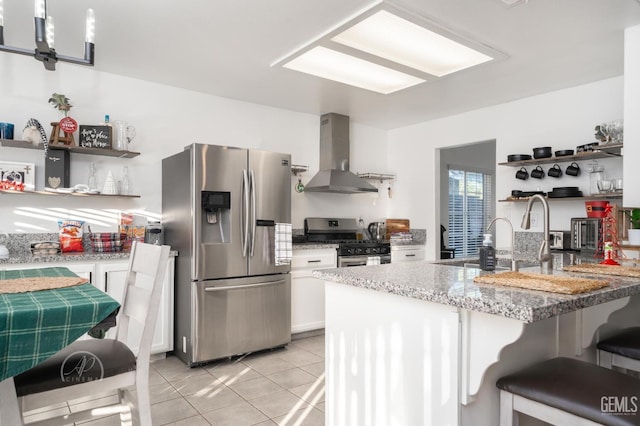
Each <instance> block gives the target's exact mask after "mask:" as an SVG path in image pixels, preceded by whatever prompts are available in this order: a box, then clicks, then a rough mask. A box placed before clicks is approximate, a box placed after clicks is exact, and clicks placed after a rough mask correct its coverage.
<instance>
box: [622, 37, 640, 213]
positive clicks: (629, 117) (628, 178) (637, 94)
mask: <svg viewBox="0 0 640 426" xmlns="http://www.w3.org/2000/svg"><path fill="white" fill-rule="evenodd" d="M638 117H640V25H638V26H635V27H631V28H627V29H626V30H624V118H625V129H624V136H625V139H626V140H627V141H630V142H631V143H628V144H627V145H626V147H625V155H626V156H627V158H629V159H634V160H635V159H637V158H640V145H639V144H638V140H640V121H639V120H638ZM632 161H633V160H632ZM639 179H640V169H639V168H638V167H637V166H636V167H627V168H626V169H625V170H624V182H626V184H627V186H626V189H627V191H625V194H624V205H625V207H636V208H637V207H640V191H629V189H630V188H631V185H630V184H631V183H632V182H633V184H634V185H635V184H636V182H638V180H639Z"/></svg>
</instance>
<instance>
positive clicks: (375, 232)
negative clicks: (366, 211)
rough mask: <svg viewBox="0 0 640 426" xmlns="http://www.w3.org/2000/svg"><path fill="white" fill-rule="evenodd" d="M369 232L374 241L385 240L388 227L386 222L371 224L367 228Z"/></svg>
mask: <svg viewBox="0 0 640 426" xmlns="http://www.w3.org/2000/svg"><path fill="white" fill-rule="evenodd" d="M367 230H368V231H369V235H370V236H371V239H372V240H378V241H379V240H383V239H384V237H385V234H386V232H387V227H386V226H385V223H384V222H371V223H370V224H369V226H367Z"/></svg>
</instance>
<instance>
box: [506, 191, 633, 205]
mask: <svg viewBox="0 0 640 426" xmlns="http://www.w3.org/2000/svg"><path fill="white" fill-rule="evenodd" d="M617 198H622V194H621V193H618V194H596V195H589V196H586V197H545V199H546V200H547V201H556V200H557V201H563V200H564V201H573V200H585V201H589V200H603V199H604V200H608V199H617ZM527 201H529V198H517V199H514V200H509V199H505V200H498V202H499V203H524V202H527Z"/></svg>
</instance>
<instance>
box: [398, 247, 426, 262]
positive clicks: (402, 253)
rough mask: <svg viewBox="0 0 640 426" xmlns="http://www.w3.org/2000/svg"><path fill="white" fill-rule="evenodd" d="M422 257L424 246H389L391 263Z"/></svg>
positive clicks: (415, 259)
mask: <svg viewBox="0 0 640 426" xmlns="http://www.w3.org/2000/svg"><path fill="white" fill-rule="evenodd" d="M424 257H425V247H424V246H417V245H410V246H391V263H400V262H414V261H417V260H424Z"/></svg>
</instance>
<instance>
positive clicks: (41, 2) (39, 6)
mask: <svg viewBox="0 0 640 426" xmlns="http://www.w3.org/2000/svg"><path fill="white" fill-rule="evenodd" d="M35 17H36V18H41V19H46V17H47V4H46V2H45V0H35Z"/></svg>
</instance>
